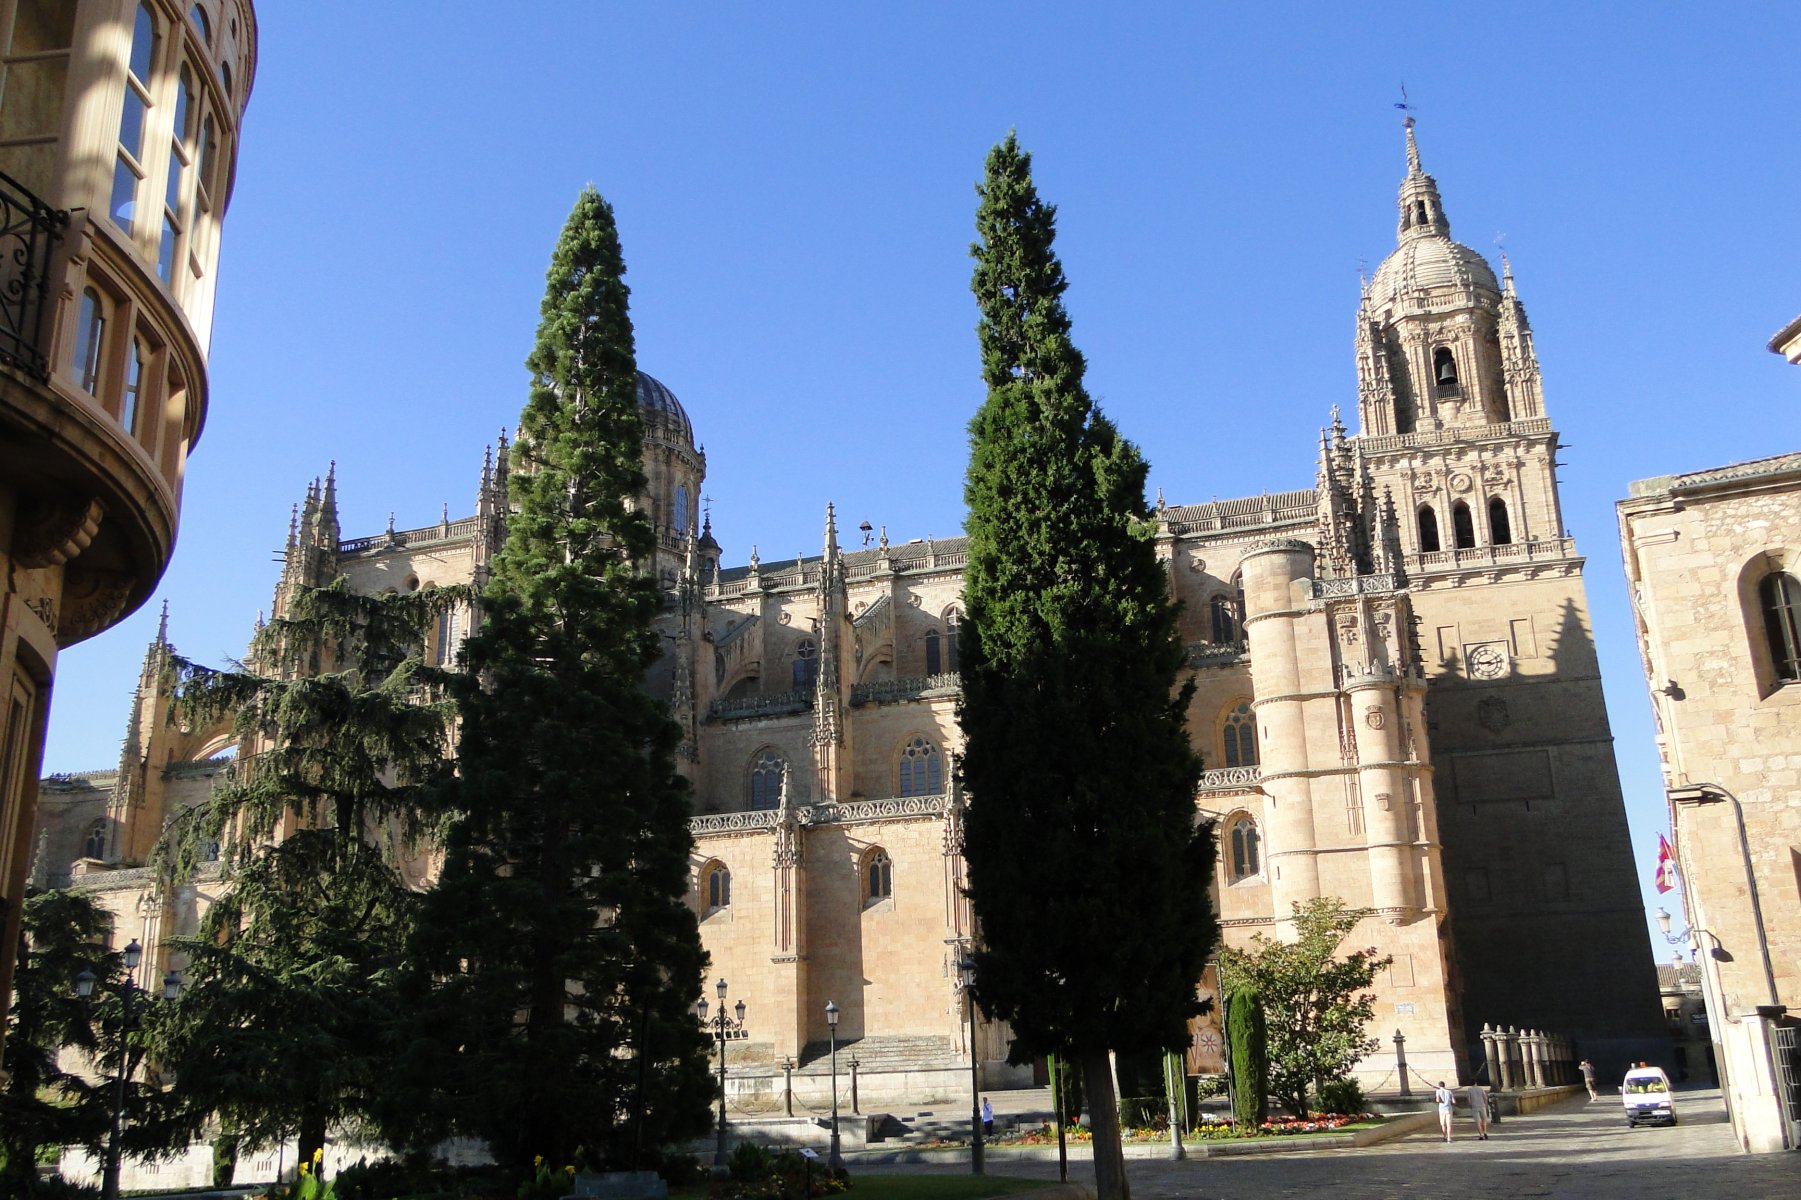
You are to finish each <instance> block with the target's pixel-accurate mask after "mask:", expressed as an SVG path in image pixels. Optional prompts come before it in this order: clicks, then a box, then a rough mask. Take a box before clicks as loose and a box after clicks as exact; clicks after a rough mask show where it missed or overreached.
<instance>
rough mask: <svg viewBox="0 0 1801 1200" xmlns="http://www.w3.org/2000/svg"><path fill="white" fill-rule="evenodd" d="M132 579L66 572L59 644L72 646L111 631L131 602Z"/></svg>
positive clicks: (113, 573) (69, 569) (111, 574)
mask: <svg viewBox="0 0 1801 1200" xmlns="http://www.w3.org/2000/svg"><path fill="white" fill-rule="evenodd" d="M131 585H132V577H131V576H129V575H127V574H125V573H124V572H122V571H99V570H91V571H84V570H81V569H80V567H79V566H70V567H66V568H64V573H63V604H62V613H61V617H60V619H59V621H58V622H57V630H56V644H57V645H59V646H72V645H74V644H75V643H76V642H79V641H81V640H83V639H84V638H90V637H93V636H94V635H95V634H96V633H99V632H100V631H101V630H102V629H108V628H111V627H112V626H113V625H114V624H115V623H117V622H118V620H119V618H120V617H121V616H122V615H123V614H124V612H125V606H126V604H127V603H129V602H130V600H131Z"/></svg>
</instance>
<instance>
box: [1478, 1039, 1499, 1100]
mask: <svg viewBox="0 0 1801 1200" xmlns="http://www.w3.org/2000/svg"><path fill="white" fill-rule="evenodd" d="M1500 1036H1501V1035H1500V1034H1498V1033H1496V1032H1495V1031H1494V1029H1492V1028H1491V1027H1490V1026H1488V1025H1486V1024H1485V1025H1483V1026H1482V1057H1483V1059H1484V1060H1485V1061H1486V1062H1487V1063H1488V1086H1489V1087H1491V1088H1493V1089H1494V1090H1495V1091H1500V1090H1501V1046H1500V1041H1499V1039H1500Z"/></svg>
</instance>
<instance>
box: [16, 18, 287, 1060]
mask: <svg viewBox="0 0 1801 1200" xmlns="http://www.w3.org/2000/svg"><path fill="white" fill-rule="evenodd" d="M255 67H256V17H255V14H254V12H253V11H252V8H251V5H250V3H249V0H199V2H198V3H190V2H188V0H182V2H180V3H177V2H176V0H0V218H3V220H0V251H3V252H0V310H3V312H0V578H3V579H4V581H5V583H4V591H3V592H0V1038H3V1037H4V1034H5V1029H6V1020H5V1017H6V1007H7V1004H8V1002H9V1001H10V997H11V992H12V975H13V965H14V956H15V951H16V948H17V946H18V943H19V915H20V900H21V897H22V894H23V891H24V887H25V884H26V879H27V876H28V873H29V870H30V864H31V860H32V848H33V845H34V838H33V827H34V824H35V822H36V816H35V813H36V809H37V805H38V790H39V789H38V786H37V775H38V773H39V771H40V769H41V763H42V756H43V737H44V727H45V720H46V715H47V710H48V707H49V695H50V687H51V681H52V677H53V675H54V674H55V670H56V658H57V655H58V653H59V652H61V651H62V650H63V649H64V648H66V647H68V646H72V645H74V644H75V643H77V642H80V641H83V640H84V639H86V638H89V637H92V636H94V635H95V634H97V633H99V632H101V631H102V630H105V629H108V628H110V627H111V626H113V625H114V624H116V623H118V622H119V621H120V620H121V619H123V618H124V617H125V616H126V615H127V614H128V613H130V612H132V611H133V610H134V609H136V608H137V607H138V606H139V605H141V604H142V603H143V602H144V600H145V599H146V598H147V597H148V596H149V595H150V593H151V591H152V590H153V589H154V588H155V586H156V582H157V580H158V579H160V578H161V577H162V573H163V568H164V567H165V566H167V565H168V561H169V555H170V554H171V552H172V551H173V549H174V545H175V531H176V524H177V519H178V515H179V512H180V507H181V488H182V477H183V473H184V471H185V470H186V463H187V456H188V454H189V452H190V451H191V450H192V449H193V446H194V443H195V441H196V440H198V438H199V436H200V430H201V426H202V425H203V424H204V423H205V419H206V407H207V379H206V351H207V343H208V338H209V336H210V332H211V326H212V313H213V290H214V280H215V278H216V275H217V266H218V255H219V237H220V231H221V226H222V222H223V218H224V215H225V207H226V203H227V201H228V199H229V198H230V193H231V181H232V165H233V162H234V160H235V157H236V148H237V137H238V123H239V120H240V118H241V117H242V115H243V110H244V104H245V101H246V100H247V98H248V96H249V92H250V84H251V78H252V75H253V73H254V71H255ZM115 828H117V829H120V830H123V828H124V826H122V825H116V826H115ZM140 832H141V833H142V835H143V836H145V837H154V836H155V835H156V827H155V826H150V827H148V828H145V829H142V830H140ZM105 852H106V857H107V858H108V859H109V860H110V861H119V860H122V859H123V860H132V859H134V858H135V857H136V855H137V854H138V853H140V852H141V851H140V850H139V848H138V847H136V846H128V845H123V844H119V843H114V842H111V841H109V842H108V844H107V846H106V847H105Z"/></svg>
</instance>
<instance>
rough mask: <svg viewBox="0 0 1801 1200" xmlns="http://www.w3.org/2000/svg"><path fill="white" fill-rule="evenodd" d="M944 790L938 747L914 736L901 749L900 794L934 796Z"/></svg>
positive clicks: (942, 767) (941, 763) (942, 768)
mask: <svg viewBox="0 0 1801 1200" xmlns="http://www.w3.org/2000/svg"><path fill="white" fill-rule="evenodd" d="M943 791H944V764H943V762H942V761H941V760H940V759H939V757H938V747H937V746H934V745H933V744H932V743H931V742H928V741H926V740H925V739H924V738H923V737H916V738H914V739H913V740H912V741H910V742H908V743H907V744H906V746H904V747H903V748H902V749H901V756H900V794H901V795H903V796H936V795H938V794H940V793H941V792H943Z"/></svg>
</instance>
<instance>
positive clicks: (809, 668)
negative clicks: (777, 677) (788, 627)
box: [794, 638, 819, 692]
mask: <svg viewBox="0 0 1801 1200" xmlns="http://www.w3.org/2000/svg"><path fill="white" fill-rule="evenodd" d="M818 683H819V643H818V642H815V641H814V640H813V639H812V638H802V639H801V640H800V645H798V646H796V647H795V648H794V690H795V691H797V692H810V691H812V690H813V688H814V687H815V686H817V685H818Z"/></svg>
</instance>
